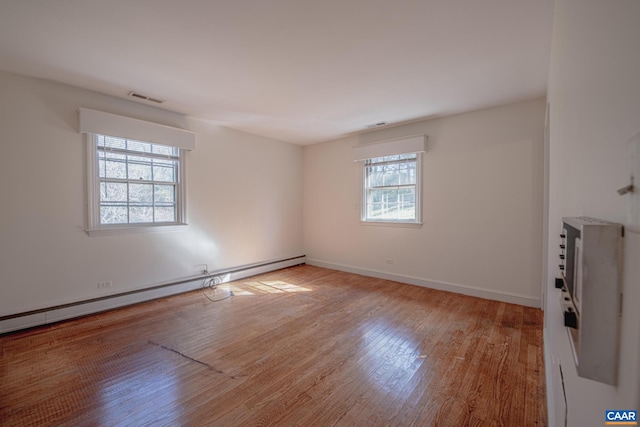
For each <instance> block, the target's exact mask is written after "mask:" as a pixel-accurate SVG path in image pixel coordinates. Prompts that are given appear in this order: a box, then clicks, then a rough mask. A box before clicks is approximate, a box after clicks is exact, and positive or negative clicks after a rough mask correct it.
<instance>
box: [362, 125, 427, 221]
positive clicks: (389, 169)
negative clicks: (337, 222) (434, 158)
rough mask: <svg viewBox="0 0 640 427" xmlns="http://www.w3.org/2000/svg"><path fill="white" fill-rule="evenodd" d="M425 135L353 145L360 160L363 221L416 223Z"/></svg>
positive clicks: (418, 216) (419, 202) (419, 217)
mask: <svg viewBox="0 0 640 427" xmlns="http://www.w3.org/2000/svg"><path fill="white" fill-rule="evenodd" d="M426 143H427V136H426V135H415V136H410V137H405V138H400V139H395V140H388V141H381V142H377V143H372V144H362V145H358V146H356V147H353V160H354V161H357V162H362V204H361V205H362V212H361V217H360V219H361V221H362V222H363V223H386V224H396V225H409V226H420V225H421V224H422V219H421V214H420V207H421V201H420V199H421V198H420V182H421V172H422V171H421V169H422V153H423V152H425V151H426Z"/></svg>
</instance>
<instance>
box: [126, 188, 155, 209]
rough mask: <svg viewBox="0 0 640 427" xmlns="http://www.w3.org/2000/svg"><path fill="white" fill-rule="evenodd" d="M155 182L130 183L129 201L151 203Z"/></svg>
mask: <svg viewBox="0 0 640 427" xmlns="http://www.w3.org/2000/svg"><path fill="white" fill-rule="evenodd" d="M152 201H153V184H129V202H131V203H138V204H140V203H144V204H151V203H152Z"/></svg>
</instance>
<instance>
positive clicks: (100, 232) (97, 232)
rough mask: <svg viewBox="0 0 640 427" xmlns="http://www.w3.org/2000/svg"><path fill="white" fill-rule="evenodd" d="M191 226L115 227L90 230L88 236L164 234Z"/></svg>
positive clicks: (128, 225)
mask: <svg viewBox="0 0 640 427" xmlns="http://www.w3.org/2000/svg"><path fill="white" fill-rule="evenodd" d="M188 227H189V226H188V225H187V224H166V225H131V224H126V225H113V226H109V227H103V228H89V229H87V230H86V231H87V234H88V235H89V236H91V237H95V236H117V235H119V234H134V233H162V232H168V231H183V230H186V229H187V228H188Z"/></svg>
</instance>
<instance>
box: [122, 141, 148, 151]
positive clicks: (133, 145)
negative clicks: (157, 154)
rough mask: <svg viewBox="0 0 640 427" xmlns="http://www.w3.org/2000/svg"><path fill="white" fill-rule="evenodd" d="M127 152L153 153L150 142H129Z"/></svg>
mask: <svg viewBox="0 0 640 427" xmlns="http://www.w3.org/2000/svg"><path fill="white" fill-rule="evenodd" d="M127 150H130V151H140V152H142V153H150V152H151V144H149V143H148V142H141V141H132V140H127Z"/></svg>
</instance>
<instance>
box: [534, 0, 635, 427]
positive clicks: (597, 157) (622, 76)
mask: <svg viewBox="0 0 640 427" xmlns="http://www.w3.org/2000/svg"><path fill="white" fill-rule="evenodd" d="M639 23H640V2H638V1H637V0H617V1H615V2H611V1H607V0H556V9H555V17H554V32H553V43H552V56H551V66H550V73H549V88H548V100H549V102H550V146H549V158H550V164H549V170H550V175H549V182H550V192H549V243H548V245H549V247H548V251H547V257H548V265H549V270H548V274H547V282H548V298H547V307H546V310H545V315H546V318H545V324H546V331H545V336H546V342H545V350H546V352H547V360H548V361H552V362H551V363H549V364H548V365H547V370H548V372H547V373H548V375H549V376H550V378H551V380H550V381H548V382H547V385H548V391H549V398H550V401H551V404H550V416H552V421H554V420H555V421H557V424H556V425H564V424H563V415H564V406H563V403H562V401H561V396H560V395H561V389H559V388H558V387H557V382H558V377H559V374H558V365H559V364H561V365H562V369H563V373H564V379H565V388H566V394H567V408H568V417H567V421H568V425H569V426H585V425H602V424H603V423H604V411H605V410H606V409H634V408H635V409H640V408H638V405H640V397H639V396H640V394H639V390H640V378H639V373H638V370H639V369H640V358H639V357H638V350H639V345H640V344H639V338H640V317H639V315H638V310H637V307H636V306H637V303H638V302H639V301H640V280H639V279H638V277H640V274H639V268H640V262H639V260H640V251H639V249H638V248H639V247H640V244H639V243H638V242H639V241H640V236H639V235H638V234H636V233H633V232H631V230H629V229H627V233H626V237H625V251H626V252H625V283H624V292H625V300H624V303H623V309H624V313H625V314H624V316H623V318H622V346H621V356H620V363H619V370H620V372H619V384H618V386H617V387H612V386H608V385H605V384H601V383H597V382H595V381H591V380H586V379H583V378H579V377H578V376H577V375H576V369H575V365H574V362H573V358H572V354H571V349H570V344H569V339H568V336H567V332H566V330H565V328H564V327H563V326H562V318H561V311H560V307H559V303H558V294H557V291H556V290H554V289H553V279H554V278H555V277H557V276H558V274H559V273H558V267H557V266H558V254H559V249H558V244H559V243H560V239H559V236H558V234H559V230H560V221H561V218H562V217H563V216H581V215H586V216H593V217H599V218H602V219H605V220H609V221H614V222H620V223H623V224H624V223H625V220H626V209H627V206H626V204H627V198H628V196H627V197H621V196H619V195H618V194H617V193H616V189H618V188H620V187H623V186H624V185H626V184H628V172H627V171H628V160H627V150H628V146H627V145H628V141H629V139H630V138H631V137H632V136H633V135H634V134H636V133H637V132H639V131H640V49H639V48H638V44H639V42H640V24H639ZM612 333H613V331H612Z"/></svg>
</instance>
